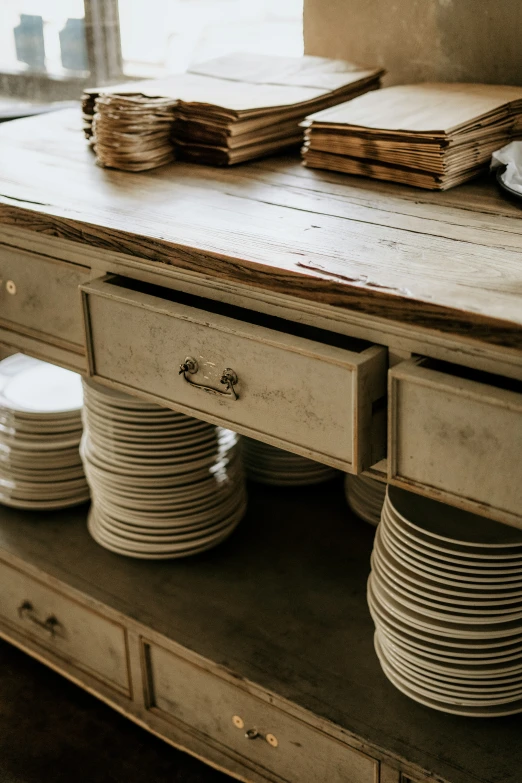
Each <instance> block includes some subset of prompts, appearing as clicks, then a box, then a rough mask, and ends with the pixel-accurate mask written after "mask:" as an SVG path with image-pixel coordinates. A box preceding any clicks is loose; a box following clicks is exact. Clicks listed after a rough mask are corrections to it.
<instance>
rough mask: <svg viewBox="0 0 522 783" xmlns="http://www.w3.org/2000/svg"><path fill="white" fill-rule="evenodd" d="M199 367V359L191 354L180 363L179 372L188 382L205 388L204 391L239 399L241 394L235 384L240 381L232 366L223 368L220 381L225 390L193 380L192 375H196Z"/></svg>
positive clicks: (198, 387) (199, 387)
mask: <svg viewBox="0 0 522 783" xmlns="http://www.w3.org/2000/svg"><path fill="white" fill-rule="evenodd" d="M198 369H199V368H198V363H197V361H196V360H195V359H193V358H192V357H191V356H187V358H186V359H185V361H184V362H183V364H180V366H179V374H180V375H183V377H184V378H185V380H186V381H187V383H190V385H191V386H195V387H196V388H197V389H203V391H206V392H209V393H210V394H219V395H220V396H221V397H232V399H233V400H238V399H239V394H238V393H237V392H236V390H235V389H234V386H235V385H236V383H238V381H239V379H238V377H237V374H236V373H235V372H234V370H231V369H230V367H227V368H226V369H225V370H223V373H222V375H221V378H220V380H219V382H220V383H222V384H223V386H224V387H225V391H222V390H221V389H214V387H213V386H205V384H204V383H197V381H192V380H191V379H190V376H191V375H195V373H197V371H198Z"/></svg>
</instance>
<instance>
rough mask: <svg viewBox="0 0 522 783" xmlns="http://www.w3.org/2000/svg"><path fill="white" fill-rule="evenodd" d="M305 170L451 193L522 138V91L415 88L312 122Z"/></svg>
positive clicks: (364, 100)
mask: <svg viewBox="0 0 522 783" xmlns="http://www.w3.org/2000/svg"><path fill="white" fill-rule="evenodd" d="M303 125H304V126H305V127H306V131H305V145H304V148H303V160H304V164H305V165H306V166H310V167H312V168H319V169H330V170H332V171H342V172H344V173H347V174H361V175H364V176H368V177H373V178H375V179H384V180H391V181H393V182H401V183H404V184H407V185H415V186H418V187H422V188H428V189H431V190H447V189H448V188H451V187H454V186H455V185H459V184H460V183H462V182H465V181H466V180H468V179H471V178H472V177H474V176H475V175H476V174H478V173H480V172H481V171H483V170H484V169H486V168H487V166H488V164H489V161H490V159H491V154H492V152H494V151H495V150H497V149H498V148H499V147H501V146H502V145H503V144H506V143H508V142H509V141H511V140H512V139H514V138H520V137H522V87H511V86H502V85H492V84H411V85H398V86H395V87H388V88H386V89H383V90H379V91H377V92H370V93H368V94H366V95H362V96H361V97H358V98H356V99H355V100H352V101H349V102H347V103H343V104H341V105H339V106H335V107H333V108H330V109H326V110H325V111H321V112H317V113H314V114H312V115H309V116H308V117H307V118H306V120H305V121H304V122H303Z"/></svg>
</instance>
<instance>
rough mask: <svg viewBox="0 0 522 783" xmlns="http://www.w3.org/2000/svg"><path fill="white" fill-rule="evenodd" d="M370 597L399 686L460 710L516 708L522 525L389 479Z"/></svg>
mask: <svg viewBox="0 0 522 783" xmlns="http://www.w3.org/2000/svg"><path fill="white" fill-rule="evenodd" d="M368 601H369V605H370V611H371V614H372V617H373V619H374V621H375V626H376V635H375V645H376V650H377V655H378V656H379V660H380V662H381V666H382V668H383V670H384V672H385V674H386V675H387V677H388V678H389V679H390V680H391V682H392V683H393V684H394V685H395V686H396V687H397V688H399V690H401V691H403V692H404V693H405V694H407V695H408V696H409V697H411V698H412V699H415V700H416V701H418V702H421V703H422V704H426V705H428V706H429V707H433V708H434V709H437V710H442V711H444V712H452V713H456V714H459V715H468V716H477V717H490V716H495V715H510V714H513V713H515V712H521V711H522V531H520V530H516V529H515V528H510V527H508V526H505V525H502V524H500V523H498V522H493V521H491V520H489V519H486V518H485V517H478V516H475V515H474V514H469V513H466V512H464V511H460V510H458V509H455V508H452V507H450V506H446V505H444V504H442V503H437V502H435V501H432V500H427V499H426V498H422V497H419V496H416V495H413V494H411V493H409V492H404V491H403V490H400V489H397V488H396V487H389V488H388V493H387V497H386V501H385V504H384V508H383V513H382V520H381V523H380V525H379V527H378V529H377V534H376V539H375V546H374V551H373V555H372V573H371V576H370V579H369V582H368Z"/></svg>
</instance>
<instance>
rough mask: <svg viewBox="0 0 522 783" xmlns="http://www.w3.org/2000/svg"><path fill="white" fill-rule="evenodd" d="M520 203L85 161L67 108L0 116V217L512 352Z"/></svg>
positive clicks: (246, 168)
mask: <svg viewBox="0 0 522 783" xmlns="http://www.w3.org/2000/svg"><path fill="white" fill-rule="evenodd" d="M521 216H522V208H521V206H519V204H518V203H516V202H514V201H510V200H508V199H506V198H505V197H504V196H503V195H502V194H501V193H500V192H499V190H498V189H497V187H496V184H495V183H494V181H493V180H492V179H491V178H489V177H486V178H484V179H483V180H482V181H478V182H473V183H471V184H467V185H464V186H461V187H458V188H455V189H453V190H450V191H448V192H446V193H433V192H429V191H423V190H418V189H414V188H408V187H401V186H396V185H391V184H386V183H380V182H374V181H371V180H366V179H363V178H357V177H350V176H343V175H337V174H332V173H327V172H318V171H312V170H307V169H304V168H303V167H302V166H301V165H300V162H299V159H298V155H297V153H296V154H295V155H294V156H293V157H285V158H268V159H266V160H262V161H259V162H256V163H251V164H248V165H243V166H237V167H233V168H228V169H216V168H209V167H203V166H197V165H189V164H182V163H174V164H171V165H169V166H164V167H162V168H160V169H156V170H154V171H149V172H144V173H139V174H132V173H128V172H119V171H111V170H108V169H102V168H99V167H98V166H96V164H95V158H94V154H93V152H92V150H91V149H89V147H88V146H87V143H86V142H85V140H84V138H83V135H82V132H81V118H80V112H79V110H78V111H76V110H74V109H69V110H66V111H63V112H57V113H55V114H48V115H45V116H43V117H33V118H29V119H25V120H18V121H15V122H9V123H5V124H3V125H2V126H1V127H0V225H2V224H3V225H7V226H16V227H19V228H21V229H24V230H29V231H34V232H42V233H44V234H47V235H52V236H58V237H61V238H64V239H68V240H72V241H74V242H79V243H82V244H84V245H89V246H90V247H92V248H100V249H101V250H103V249H109V250H111V251H118V252H123V253H125V254H126V255H127V256H134V257H136V258H139V259H140V260H145V261H149V262H151V263H155V262H162V263H167V264H171V265H173V266H174V267H177V268H180V269H183V270H191V271H196V272H199V273H203V274H205V275H207V276H209V277H210V278H215V279H218V280H222V281H227V282H230V283H234V282H237V283H242V284H247V285H251V286H254V287H256V288H258V289H265V290H268V291H273V292H278V293H283V294H288V295H292V296H296V297H300V298H302V299H306V300H308V301H312V302H320V303H322V304H328V305H332V306H335V307H339V308H346V309H349V310H352V311H355V312H359V313H366V314H369V315H375V316H379V317H382V318H387V319H391V320H393V321H398V322H402V323H406V324H412V325H414V326H416V327H427V328H430V329H436V330H439V331H441V332H443V333H446V334H454V335H465V336H468V337H473V338H475V339H478V340H480V341H483V342H486V343H491V344H494V345H495V344H496V345H500V346H506V347H511V348H515V349H522V221H521V219H520V218H521Z"/></svg>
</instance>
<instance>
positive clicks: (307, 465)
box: [243, 437, 339, 487]
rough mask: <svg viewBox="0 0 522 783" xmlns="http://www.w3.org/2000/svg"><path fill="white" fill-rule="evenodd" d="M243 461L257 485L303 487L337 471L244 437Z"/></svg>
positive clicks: (249, 475) (336, 473) (318, 481)
mask: <svg viewBox="0 0 522 783" xmlns="http://www.w3.org/2000/svg"><path fill="white" fill-rule="evenodd" d="M243 460H244V464H245V470H246V475H247V478H249V479H251V480H252V481H257V482H259V483H260V484H272V485H277V486H293V487H297V486H302V485H304V484H321V483H322V482H323V481H329V480H330V479H332V478H335V476H337V475H338V474H339V471H338V470H335V468H331V467H329V466H328V465H322V464H321V463H320V462H314V460H311V459H306V457H300V456H299V455H298V454H291V453H290V452H289V451H283V450H282V449H277V448H275V446H268V445H267V444H266V443H261V442H260V441H257V440H253V439H252V438H247V437H243Z"/></svg>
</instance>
